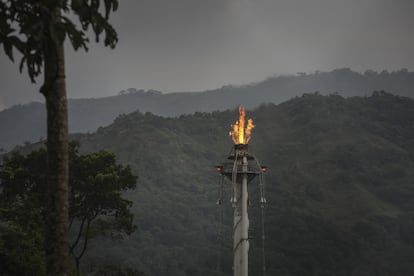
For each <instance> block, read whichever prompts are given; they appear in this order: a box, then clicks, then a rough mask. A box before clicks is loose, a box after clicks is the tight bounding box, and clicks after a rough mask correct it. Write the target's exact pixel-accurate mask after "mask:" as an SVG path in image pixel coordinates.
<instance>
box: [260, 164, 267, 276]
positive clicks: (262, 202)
mask: <svg viewBox="0 0 414 276" xmlns="http://www.w3.org/2000/svg"><path fill="white" fill-rule="evenodd" d="M259 181H260V209H261V224H262V227H261V228H262V276H266V255H265V239H266V236H265V211H266V197H265V196H266V195H265V182H264V176H263V172H260V178H259Z"/></svg>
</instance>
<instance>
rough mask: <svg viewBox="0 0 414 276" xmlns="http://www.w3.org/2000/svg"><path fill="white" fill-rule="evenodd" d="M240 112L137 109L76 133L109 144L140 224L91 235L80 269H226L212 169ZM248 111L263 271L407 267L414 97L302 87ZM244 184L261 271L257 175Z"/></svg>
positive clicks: (408, 270) (88, 145) (412, 245)
mask: <svg viewBox="0 0 414 276" xmlns="http://www.w3.org/2000/svg"><path fill="white" fill-rule="evenodd" d="M237 116H238V114H237V111H236V110H231V111H224V112H213V113H200V112H198V113H195V114H194V115H182V116H179V117H175V118H163V117H159V116H156V115H153V114H151V113H146V114H142V113H139V112H134V113H132V114H129V115H122V116H119V117H118V118H117V119H116V120H115V121H114V123H113V124H111V125H110V126H108V127H101V128H99V129H98V130H97V132H96V133H92V134H86V135H75V136H73V138H76V139H78V140H80V143H81V145H82V151H83V152H93V151H97V150H101V149H105V150H109V151H112V152H114V153H115V154H116V156H117V158H118V159H119V160H121V161H122V162H123V163H124V164H129V165H131V167H132V169H133V171H134V173H135V174H137V175H138V176H139V180H138V184H137V189H136V190H135V191H133V192H132V193H129V194H128V197H129V198H130V199H132V200H133V201H134V205H133V212H134V213H135V223H136V225H137V227H138V229H137V231H136V232H135V233H134V234H133V235H132V236H130V237H128V238H127V239H125V240H115V241H109V240H108V239H102V240H100V241H99V240H95V241H92V242H91V245H90V246H91V251H89V252H88V253H87V256H85V263H84V266H83V269H84V272H87V271H91V270H94V269H95V268H96V267H97V266H100V265H102V264H118V265H123V266H128V267H133V268H137V269H139V270H142V271H144V272H145V273H146V274H147V275H161V276H162V275H189V276H190V275H191V276H195V275H230V274H231V272H230V271H231V262H232V260H231V258H232V257H231V256H232V250H231V239H232V237H231V232H230V227H231V218H230V216H231V207H230V204H229V201H228V200H227V198H228V199H230V194H229V190H228V189H229V187H230V184H228V185H227V186H226V195H225V203H226V204H225V206H224V214H225V219H224V232H223V238H224V241H225V242H224V244H223V247H221V246H220V242H219V240H220V237H219V236H218V229H219V210H218V207H217V206H216V204H215V203H216V199H217V196H218V195H217V186H218V178H219V176H218V175H217V173H216V171H215V165H216V164H219V163H220V162H222V161H224V160H225V158H226V155H227V153H228V152H229V150H230V148H231V147H232V142H231V139H230V138H229V137H228V136H227V135H228V131H229V127H230V124H231V123H232V122H234V120H235V119H236V118H237ZM247 116H248V117H251V118H252V119H253V120H254V122H255V124H256V128H254V130H253V134H252V140H251V142H250V144H249V149H250V152H251V153H253V154H254V155H256V156H257V158H258V159H259V160H260V161H261V163H262V164H264V165H267V166H268V167H269V171H268V173H267V176H266V194H267V195H266V196H267V201H268V206H267V209H266V229H265V231H266V236H267V240H266V260H267V264H268V275H292V276H293V275H295V276H304V275H330V276H331V275H352V276H359V275H378V276H385V275H400V276H404V275H406V276H409V275H414V263H413V261H412V256H414V238H413V237H414V236H413V233H414V204H413V202H414V200H413V199H414V181H413V180H414V101H413V100H412V99H409V98H404V97H399V96H393V95H391V94H387V93H383V92H375V93H374V94H373V95H372V96H369V97H350V98H343V97H341V96H338V95H329V96H322V95H319V94H305V95H303V96H301V97H296V98H293V99H291V100H289V101H286V102H284V103H281V104H279V105H274V104H265V105H261V106H260V107H258V108H256V109H255V110H253V111H248V113H247ZM249 189H250V194H251V195H250V200H251V206H250V217H251V229H252V231H251V237H252V240H251V249H250V258H251V259H250V260H251V261H250V265H251V266H250V270H251V275H259V272H258V270H259V265H260V248H259V246H260V242H259V241H260V231H261V229H260V224H259V221H258V220H259V215H258V212H257V211H258V200H259V198H258V195H257V192H258V186H257V183H256V182H253V183H252V184H251V185H250V188H249ZM220 256H221V258H220ZM219 260H220V261H219ZM218 264H221V265H222V266H221V267H222V268H223V271H224V272H223V271H220V270H221V269H218V267H220V266H218Z"/></svg>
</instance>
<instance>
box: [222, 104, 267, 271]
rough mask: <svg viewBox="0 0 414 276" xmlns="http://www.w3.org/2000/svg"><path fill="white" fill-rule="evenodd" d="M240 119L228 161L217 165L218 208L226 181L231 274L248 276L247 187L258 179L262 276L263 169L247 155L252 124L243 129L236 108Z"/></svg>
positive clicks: (233, 134)
mask: <svg viewBox="0 0 414 276" xmlns="http://www.w3.org/2000/svg"><path fill="white" fill-rule="evenodd" d="M239 113H240V117H239V120H238V121H236V123H235V124H233V125H232V131H230V133H229V134H230V136H231V137H232V139H233V142H234V146H233V148H232V149H231V151H230V154H229V156H228V160H229V161H226V162H224V163H222V164H221V165H220V166H217V171H218V172H219V173H220V175H221V179H220V186H221V188H220V189H221V190H220V192H219V199H218V201H217V204H218V205H222V202H223V200H222V198H221V197H222V195H223V183H224V179H228V180H229V181H231V184H232V188H233V189H232V196H231V199H230V201H231V204H232V207H233V275H234V276H248V270H249V261H248V257H249V255H248V253H249V217H248V206H249V197H248V185H249V183H250V182H251V181H252V180H253V179H254V178H255V177H256V176H259V189H260V206H261V215H262V220H261V222H262V227H261V228H262V237H261V238H262V256H261V257H262V273H263V275H265V271H266V265H265V258H264V257H265V256H264V245H265V244H264V239H265V235H264V209H265V207H266V199H265V191H264V177H263V174H264V173H265V172H266V171H267V168H266V167H263V166H261V165H260V163H259V161H258V160H257V159H256V158H255V157H254V156H253V155H252V154H250V153H249V152H248V142H249V140H250V133H251V130H252V129H253V128H254V125H253V121H252V120H251V119H249V120H248V122H247V126H246V127H245V110H244V108H243V107H242V106H240V107H239Z"/></svg>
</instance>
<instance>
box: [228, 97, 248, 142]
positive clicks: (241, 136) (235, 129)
mask: <svg viewBox="0 0 414 276" xmlns="http://www.w3.org/2000/svg"><path fill="white" fill-rule="evenodd" d="M239 114H240V116H239V120H238V121H236V122H235V123H234V125H231V129H232V130H231V131H230V132H229V135H230V136H231V139H232V140H233V142H234V143H235V144H247V143H249V141H250V135H251V133H252V129H253V128H254V124H253V120H252V119H249V120H247V126H246V128H245V127H244V125H245V116H246V112H245V110H244V107H243V106H242V105H240V106H239Z"/></svg>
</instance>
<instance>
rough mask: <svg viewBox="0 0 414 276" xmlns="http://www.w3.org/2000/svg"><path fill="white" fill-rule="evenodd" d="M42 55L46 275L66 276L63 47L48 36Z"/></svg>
mask: <svg viewBox="0 0 414 276" xmlns="http://www.w3.org/2000/svg"><path fill="white" fill-rule="evenodd" d="M50 17H51V20H50V22H51V23H50V24H54V23H55V22H57V21H58V20H60V14H59V11H58V10H56V11H52V12H51V13H50ZM44 53H45V57H44V58H45V63H44V74H45V80H44V84H43V86H42V88H41V93H42V94H43V95H44V96H45V99H46V109H47V157H48V160H47V165H48V180H47V181H48V191H47V195H48V204H49V205H48V213H47V214H46V217H47V230H46V250H47V273H48V275H50V276H51V275H53V276H55V275H56V276H68V275H69V244H68V225H69V223H68V222H69V202H68V178H69V174H68V172H69V168H68V137H67V136H68V115H67V99H66V83H65V60H64V49H63V45H62V44H60V43H58V42H57V41H56V40H54V39H52V38H51V36H50V39H49V41H48V43H46V44H45V49H44Z"/></svg>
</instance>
